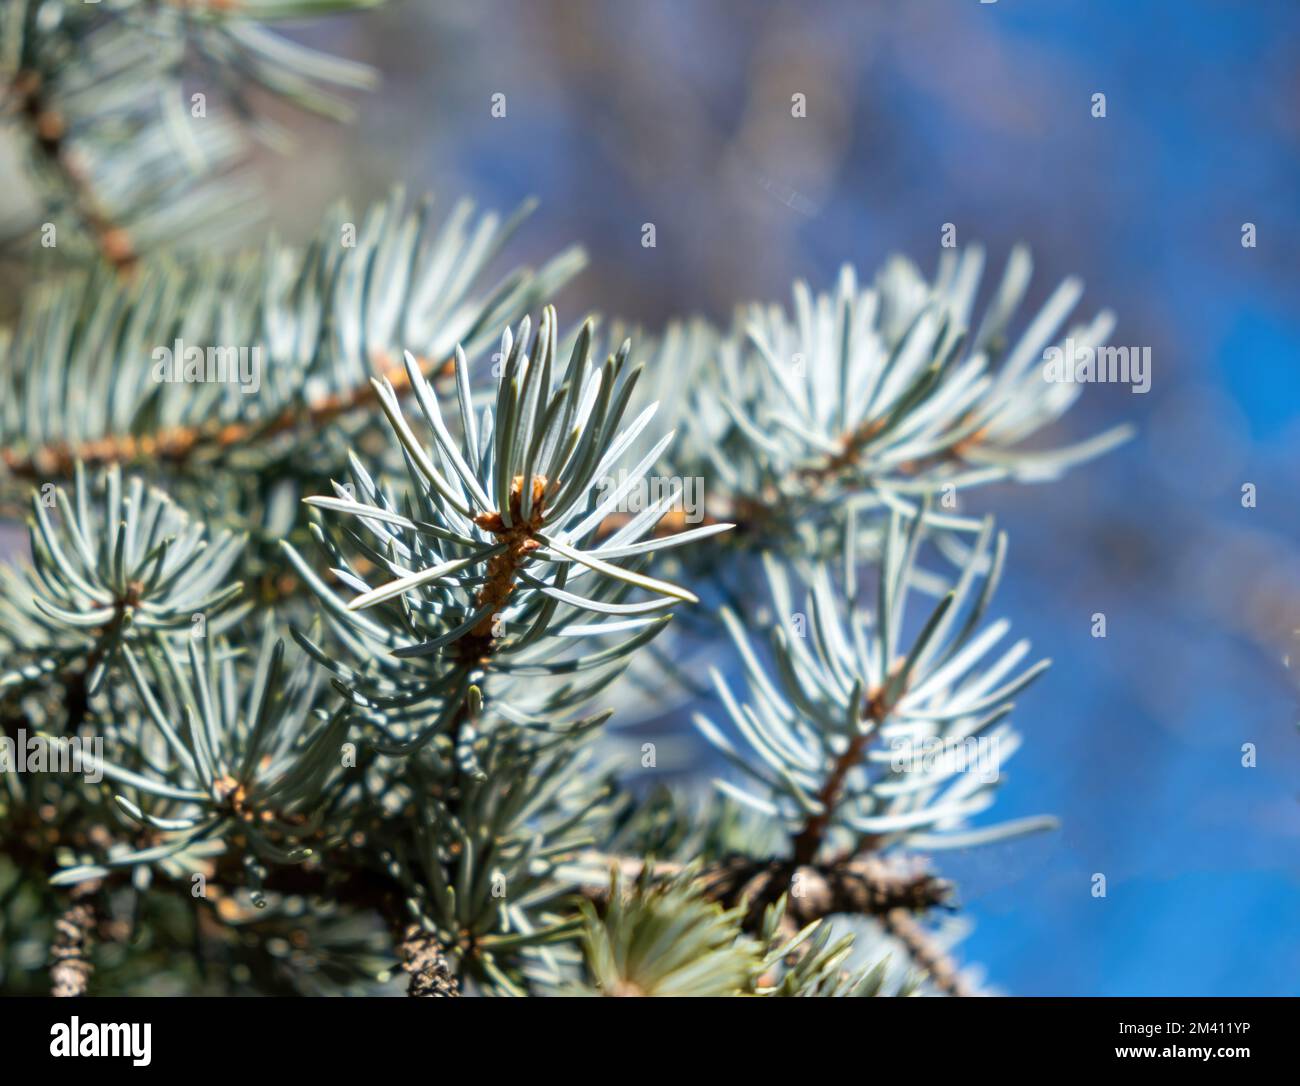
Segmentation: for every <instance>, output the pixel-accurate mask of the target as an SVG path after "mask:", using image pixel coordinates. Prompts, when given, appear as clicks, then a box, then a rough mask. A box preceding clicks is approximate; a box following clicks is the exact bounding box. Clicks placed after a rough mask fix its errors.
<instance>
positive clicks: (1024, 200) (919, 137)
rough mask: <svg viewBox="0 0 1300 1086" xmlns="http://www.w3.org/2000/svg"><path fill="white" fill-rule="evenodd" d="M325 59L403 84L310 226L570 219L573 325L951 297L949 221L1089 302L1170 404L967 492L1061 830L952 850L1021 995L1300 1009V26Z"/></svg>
mask: <svg viewBox="0 0 1300 1086" xmlns="http://www.w3.org/2000/svg"><path fill="white" fill-rule="evenodd" d="M321 38H322V39H328V40H329V44H331V45H334V46H339V47H341V48H344V49H346V51H348V52H349V53H350V54H351V55H353V56H356V57H358V58H360V59H366V60H369V61H371V62H372V63H374V64H376V65H377V66H378V67H379V68H380V69H381V70H382V72H383V77H384V83H383V86H382V87H381V89H380V90H379V92H378V93H377V94H376V95H374V96H373V97H372V98H369V99H366V100H363V101H362V102H361V103H360V109H361V116H360V124H359V125H357V126H355V127H353V128H349V129H341V130H340V129H331V128H327V127H324V126H322V127H321V128H320V129H319V130H316V129H312V130H310V131H308V132H305V133H304V134H303V139H302V141H301V150H300V153H299V154H298V155H296V156H294V157H293V158H292V159H291V160H290V161H289V162H287V163H286V162H283V161H280V162H277V163H275V164H274V165H273V168H272V169H270V170H269V173H268V176H269V177H270V178H271V180H272V182H273V184H274V185H275V186H276V188H277V191H278V199H279V203H280V205H281V206H280V211H279V214H278V216H277V218H278V220H279V221H280V222H281V223H283V224H285V225H286V228H287V229H288V230H289V231H290V232H292V231H295V230H299V231H301V232H303V233H305V232H306V231H307V230H308V229H310V228H311V226H312V225H313V224H314V219H315V215H316V213H317V209H318V208H319V207H320V206H321V205H322V204H324V203H326V202H328V201H329V200H330V199H333V198H335V197H338V196H340V195H347V196H349V197H351V198H355V199H356V200H358V201H360V200H363V199H368V198H370V197H372V196H376V195H378V194H380V193H382V192H383V191H384V190H385V189H386V188H387V187H388V186H389V185H390V184H392V183H393V182H394V180H399V179H400V180H404V181H406V182H407V184H408V186H409V187H411V188H412V189H417V190H424V189H430V190H433V191H434V192H436V193H437V194H438V195H439V196H440V197H443V198H447V199H450V198H452V197H457V196H460V195H463V194H471V195H473V196H474V197H475V198H477V199H478V200H480V201H481V202H484V203H487V204H490V205H495V206H499V207H503V208H505V207H510V206H513V205H514V204H515V203H516V202H518V201H519V200H522V199H523V198H524V197H526V196H529V195H536V196H538V197H539V198H540V199H541V206H540V208H539V210H538V212H537V213H536V215H535V216H534V218H533V220H532V221H531V223H530V224H529V225H528V227H527V228H526V229H525V230H524V232H523V234H522V235H521V237H520V238H519V241H518V244H517V245H516V246H515V247H514V248H513V251H512V252H511V254H510V255H511V257H512V258H520V259H527V260H540V259H542V258H544V257H545V256H546V255H548V254H549V253H551V252H553V251H556V250H558V249H559V248H561V247H562V246H564V245H566V244H568V243H570V242H573V241H577V242H580V243H581V244H583V245H584V246H585V247H586V248H587V249H588V251H589V253H590V254H591V264H590V267H589V269H588V270H587V271H586V272H585V273H584V274H583V275H582V276H581V277H580V278H579V279H578V280H576V281H575V282H574V283H573V285H572V286H571V287H570V288H568V289H567V291H566V293H565V296H563V297H561V298H560V299H559V302H560V306H561V315H562V316H564V315H565V314H567V315H569V316H570V317H572V318H574V319H575V320H576V319H577V318H578V317H580V316H581V315H582V314H583V313H584V312H586V311H587V310H595V311H599V312H603V313H608V314H617V315H619V316H621V317H625V318H628V319H630V320H634V321H639V322H643V323H645V324H646V325H647V326H649V327H651V328H656V327H658V326H660V325H661V324H662V323H663V322H664V321H666V320H668V319H670V318H672V317H674V316H680V315H683V314H688V313H691V312H695V311H699V312H702V313H704V314H705V315H707V316H710V317H713V318H715V319H719V320H725V319H727V318H728V316H729V314H730V312H731V308H732V307H733V306H734V305H735V304H736V303H737V302H742V301H749V300H769V299H770V300H773V301H785V300H786V299H788V297H789V289H790V283H791V281H792V280H793V279H794V278H796V277H804V278H807V279H808V280H810V281H811V282H812V283H813V284H814V285H815V286H819V287H825V286H828V285H830V284H831V283H832V281H833V276H834V274H835V272H836V270H837V268H838V267H839V265H840V264H841V263H842V262H845V261H849V262H853V263H855V264H856V265H858V267H859V269H860V270H861V271H862V272H863V273H864V274H868V273H870V272H872V271H873V270H874V268H875V267H876V266H877V265H878V264H879V263H880V262H881V261H882V260H883V259H884V258H885V257H886V256H887V255H888V254H889V253H891V252H893V251H899V252H902V253H904V254H906V255H908V256H910V257H911V258H912V259H914V260H915V261H916V262H917V263H918V264H920V265H921V266H922V267H923V268H924V269H926V270H927V271H928V270H931V269H933V266H934V263H935V261H936V259H937V257H938V255H939V251H940V250H939V242H940V231H941V228H942V224H943V223H945V222H951V223H954V224H955V225H956V227H957V231H958V240H959V242H961V243H967V242H972V241H979V242H981V243H983V244H984V245H985V246H986V247H987V249H988V253H989V257H990V267H991V268H992V269H993V271H994V272H997V271H999V270H1000V267H1001V264H1002V262H1003V261H1004V260H1005V257H1006V254H1007V251H1008V250H1009V249H1010V247H1011V246H1012V245H1013V244H1014V243H1015V242H1017V241H1024V242H1027V243H1028V244H1029V245H1030V246H1031V247H1032V250H1033V252H1034V255H1035V264H1036V276H1035V280H1036V281H1035V286H1034V290H1033V293H1032V294H1031V302H1038V301H1041V300H1042V299H1043V298H1045V296H1046V294H1047V293H1048V292H1049V291H1050V290H1051V289H1052V288H1053V287H1054V286H1055V285H1056V283H1057V282H1059V281H1060V279H1062V278H1063V277H1065V276H1066V275H1070V274H1078V275H1080V276H1082V277H1083V279H1084V281H1085V283H1086V284H1087V293H1086V295H1085V300H1084V306H1085V308H1087V309H1088V310H1089V311H1095V310H1097V309H1099V308H1103V307H1110V308H1113V309H1115V310H1116V312H1117V314H1118V317H1119V324H1118V329H1117V332H1116V335H1115V337H1114V342H1116V343H1123V344H1129V345H1132V346H1149V347H1150V348H1151V350H1152V370H1153V380H1152V388H1151V391H1150V392H1149V393H1148V394H1146V395H1135V394H1133V393H1131V392H1130V391H1129V390H1128V389H1127V388H1126V387H1124V386H1116V385H1094V386H1091V387H1090V388H1088V389H1087V390H1086V391H1085V394H1084V396H1083V397H1082V401H1081V405H1080V406H1079V407H1078V408H1077V409H1076V410H1075V411H1074V412H1073V413H1072V414H1071V416H1070V417H1069V418H1068V419H1067V420H1066V422H1065V423H1064V425H1063V426H1062V428H1061V429H1060V431H1059V432H1058V433H1057V434H1056V435H1053V436H1054V437H1058V438H1060V439H1062V440H1064V439H1067V438H1068V439H1076V438H1080V437H1083V436H1086V435H1088V434H1091V433H1094V432H1096V431H1098V430H1100V429H1102V428H1104V427H1106V426H1109V425H1112V424H1113V423H1115V422H1117V421H1120V420H1131V421H1133V422H1134V423H1136V424H1137V426H1138V428H1139V437H1138V438H1137V439H1136V441H1134V442H1133V443H1131V444H1130V445H1128V446H1126V447H1124V448H1123V449H1121V450H1120V451H1118V452H1116V453H1112V454H1111V455H1110V456H1108V457H1107V458H1105V459H1104V460H1102V461H1099V462H1097V463H1094V464H1092V465H1089V466H1086V467H1085V468H1083V469H1081V470H1078V471H1076V472H1074V473H1072V474H1071V475H1069V476H1068V477H1067V478H1066V479H1065V480H1064V481H1063V482H1060V483H1057V484H1053V485H1049V486H1039V487H1033V488H1024V487H1020V488H1016V487H1003V488H995V489H991V490H985V491H979V492H975V493H973V494H972V495H971V496H970V497H969V498H968V499H967V500H966V503H965V508H966V509H967V510H968V511H975V510H979V511H984V510H990V511H994V512H996V513H997V514H998V515H999V518H1000V522H1001V524H1002V525H1003V526H1004V527H1005V528H1007V529H1008V530H1009V532H1010V535H1011V540H1012V545H1011V551H1010V555H1009V575H1008V577H1007V580H1006V581H1005V582H1004V587H1003V589H1002V590H1001V592H1000V603H1001V608H1000V610H1001V612H1002V613H1004V614H1007V615H1009V616H1010V617H1011V618H1012V619H1013V620H1014V622H1015V624H1016V628H1017V630H1018V632H1023V633H1024V634H1026V635H1028V636H1031V637H1032V638H1033V640H1034V644H1035V648H1036V649H1037V650H1038V651H1039V652H1041V653H1043V654H1045V655H1049V656H1051V657H1052V658H1053V659H1054V660H1055V661H1056V666H1055V667H1054V668H1053V669H1052V670H1051V671H1050V672H1049V673H1048V675H1047V676H1046V677H1045V678H1044V679H1043V680H1042V681H1041V682H1040V683H1039V684H1037V685H1036V686H1035V687H1034V688H1032V689H1031V690H1030V691H1029V692H1028V693H1027V694H1026V695H1025V696H1024V697H1022V698H1021V699H1020V704H1019V708H1018V711H1017V714H1016V718H1017V720H1018V722H1019V727H1020V729H1021V730H1022V731H1023V732H1024V733H1025V736H1026V743H1025V746H1024V748H1023V749H1022V751H1021V752H1020V753H1019V754H1017V756H1016V758H1015V759H1014V760H1013V761H1012V763H1011V764H1010V766H1009V767H1008V769H1007V771H1006V783H1005V785H1004V788H1003V793H1002V798H1001V800H1000V802H999V804H998V806H997V808H996V809H995V813H996V814H997V815H998V816H999V817H1007V816H1018V815H1022V814H1033V813H1038V812H1043V811H1050V812H1053V813H1055V814H1057V815H1059V816H1060V818H1061V821H1062V828H1061V829H1060V831H1059V832H1057V833H1055V834H1050V835H1044V836H1041V837H1037V838H1031V839H1028V840H1025V841H1020V842H1014V843H1010V844H1007V845H1005V846H999V847H997V848H994V849H986V850H982V851H980V852H972V853H971V854H968V855H951V856H950V855H947V854H945V855H944V856H943V857H942V858H941V862H942V864H943V867H944V870H945V871H947V872H948V873H950V874H952V875H954V876H955V877H956V878H957V879H958V881H959V883H960V885H961V887H962V895H963V900H964V903H965V904H966V906H967V909H968V911H969V915H970V916H971V918H972V919H973V920H974V923H975V926H974V929H973V931H972V933H971V935H970V936H969V937H968V938H967V940H966V941H965V943H964V944H963V948H962V949H963V954H964V956H965V957H966V958H968V959H971V960H975V961H979V962H982V963H984V965H985V966H986V967H987V970H988V974H989V978H990V980H991V981H992V982H993V983H994V984H996V985H997V986H998V987H1000V988H1001V989H1002V990H1004V991H1008V992H1011V993H1015V994H1025V995H1031V994H1087V995H1111V994H1120V995H1150V994H1211V993H1213V994H1271V995H1283V994H1286V995H1295V994H1297V993H1300V733H1298V732H1297V718H1298V712H1297V691H1298V690H1300V681H1298V680H1300V635H1297V633H1296V628H1297V627H1300V509H1298V508H1297V502H1296V499H1297V496H1300V456H1297V449H1300V357H1297V344H1300V305H1298V304H1297V303H1300V259H1298V255H1300V153H1298V152H1300V110H1298V109H1297V104H1298V103H1300V6H1298V5H1295V4H1292V3H1265V2H1261V3H1252V4H1229V3H1210V2H1203V3H1189V2H1178V3H1173V2H1169V3H1159V2H1151V3H1141V4H1134V3H1130V2H1128V0H1109V2H1099V0H1086V2H1084V0H1077V2H1071V0H1051V2H1031V0H998V2H996V3H992V4H981V3H979V2H978V0H919V2H916V3H910V4H898V3H868V2H863V0H845V2H842V3H830V2H815V3H797V4H795V3H791V4H776V3H764V2H757V0H733V2H726V3H724V2H713V0H704V2H701V0H673V2H663V0H657V2H655V3H645V2H643V0H586V2H572V0H570V2H559V0H556V2H549V0H476V2H475V3H474V4H455V5H453V4H441V3H439V4H432V3H418V2H408V3H404V4H397V5H395V6H394V7H392V8H391V9H390V10H387V11H380V12H378V13H375V14H370V15H366V16H364V17H362V18H358V19H350V20H347V21H345V22H343V23H340V24H338V25H336V26H331V27H329V28H327V29H326V30H325V31H324V32H322V34H321ZM498 92H500V93H504V94H505V95H506V102H507V115H506V117H505V118H495V119H494V118H492V117H491V115H490V110H489V107H490V100H491V96H492V95H493V94H495V93H498ZM1097 92H1101V93H1104V94H1105V95H1106V106H1107V109H1106V112H1107V115H1106V117H1105V118H1104V119H1097V118H1094V117H1093V116H1092V115H1091V96H1092V95H1093V94H1094V93H1097ZM794 93H802V94H805V95H806V96H807V103H808V109H807V116H806V117H804V118H798V119H796V118H793V117H791V110H790V102H791V95H792V94H794ZM645 222H653V223H654V224H655V225H656V228H657V246H656V248H654V249H645V248H643V247H642V246H641V225H642V224H643V223H645ZM1247 222H1250V223H1254V224H1255V225H1256V229H1257V236H1258V244H1257V246H1256V247H1255V248H1243V246H1242V243H1241V236H1242V234H1241V231H1242V224H1243V223H1247ZM1245 483H1253V484H1254V485H1255V487H1256V489H1257V506H1256V507H1255V508H1253V509H1249V508H1243V505H1242V500H1241V488H1242V486H1243V484H1245ZM1097 611H1101V612H1104V613H1105V615H1106V618H1107V637H1106V638H1105V639H1104V640H1103V639H1097V638H1093V637H1092V636H1091V632H1090V630H1091V616H1092V614H1093V613H1094V612H1097ZM1288 663H1289V664H1290V667H1288ZM1246 743H1250V744H1254V745H1255V749H1256V752H1257V753H1256V758H1257V765H1256V766H1255V767H1254V768H1247V767H1244V766H1243V765H1242V759H1243V754H1242V745H1243V744H1246ZM699 753H700V757H701V759H702V758H703V757H704V755H703V751H702V748H700V751H699ZM701 765H702V767H703V763H701ZM1094 873H1102V874H1104V875H1105V876H1106V879H1107V896H1106V897H1105V898H1104V899H1099V898H1094V897H1093V896H1092V881H1091V880H1092V876H1093V874H1094Z"/></svg>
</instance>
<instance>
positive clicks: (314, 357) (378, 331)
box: [0, 192, 583, 493]
mask: <svg viewBox="0 0 1300 1086" xmlns="http://www.w3.org/2000/svg"><path fill="white" fill-rule="evenodd" d="M529 210H530V205H525V206H524V207H522V208H520V209H519V211H518V212H517V213H516V214H515V215H514V216H512V217H511V218H510V219H509V220H507V221H505V222H501V221H499V220H498V218H497V216H495V215H491V214H489V215H485V216H482V217H480V218H478V220H477V221H474V220H473V218H472V207H471V205H469V204H468V203H466V202H462V203H461V204H459V205H458V206H457V207H456V208H454V209H453V210H452V212H451V213H450V214H449V215H448V217H447V218H446V220H445V222H443V223H442V224H441V225H438V224H435V222H434V220H433V218H432V213H431V204H430V202H429V201H427V200H426V201H424V202H422V203H421V205H420V206H419V207H418V208H417V209H415V210H414V211H407V210H406V209H405V208H404V201H403V198H402V195H401V193H400V192H397V193H395V194H394V195H393V196H392V197H391V198H390V199H389V200H388V201H386V202H384V203H382V204H379V205H377V206H375V207H374V208H372V209H371V210H370V212H369V213H368V214H367V216H366V217H365V219H364V220H363V221H362V222H361V223H360V224H357V225H356V226H355V227H353V232H354V233H355V244H354V245H348V244H346V241H347V238H348V234H347V230H348V227H349V216H350V212H348V210H347V209H346V207H345V206H343V205H340V206H339V207H337V208H335V209H334V210H333V211H332V212H331V214H330V215H329V216H327V218H326V220H325V222H324V223H323V224H322V226H321V229H320V231H319V232H318V234H317V236H316V238H315V240H314V241H313V242H312V244H311V245H309V246H308V247H307V249H306V250H305V251H302V252H298V251H296V250H294V249H290V248H284V247H282V246H280V245H278V244H277V243H276V242H275V241H274V240H272V241H270V242H268V244H267V246H266V248H265V250H264V252H262V253H261V254H249V255H246V256H245V257H244V258H242V259H240V260H238V261H235V262H234V263H233V264H232V262H231V261H228V260H221V261H218V260H212V259H199V260H191V261H184V262H180V263H177V262H174V261H167V260H156V261H153V260H151V261H146V262H143V263H142V264H141V266H140V268H139V270H138V274H137V275H136V276H134V277H133V279H132V281H131V282H129V283H122V282H118V281H115V280H114V279H113V278H112V277H111V276H106V275H104V274H103V273H90V274H80V273H78V274H74V275H70V276H64V277H60V278H58V279H55V280H53V281H51V282H48V283H45V284H43V285H41V286H40V287H38V288H37V289H36V290H35V291H34V292H33V294H32V295H31V296H30V297H29V298H28V299H27V304H26V305H25V307H24V311H23V314H22V316H21V318H20V321H19V324H18V327H17V328H16V329H15V331H14V334H13V336H12V337H11V338H10V339H9V341H8V342H7V343H3V344H0V361H2V362H3V368H2V369H0V463H2V464H3V465H4V467H5V469H6V471H7V472H8V474H9V475H10V476H12V477H13V478H15V479H18V480H20V481H22V482H24V483H25V482H27V481H44V480H52V479H53V480H57V479H60V478H66V477H67V476H68V474H69V473H70V470H71V468H72V466H73V464H74V463H75V462H76V461H77V460H78V459H81V460H82V462H83V463H87V464H106V463H116V462H122V463H125V464H128V465H134V466H136V467H137V468H138V469H140V470H148V471H150V472H151V473H152V474H154V475H156V476H158V477H159V478H166V479H169V480H172V479H174V480H176V482H177V483H178V484H188V486H189V487H190V488H191V489H192V490H194V491H196V492H199V493H202V492H203V491H205V490H210V488H211V483H210V481H209V479H208V476H210V474H211V473H212V472H214V471H218V472H233V471H234V470H235V469H236V468H238V469H240V470H246V471H256V472H264V473H271V472H273V471H274V472H276V473H280V474H283V473H285V472H289V473H292V472H293V471H294V470H297V471H298V472H299V473H303V472H304V470H305V469H306V468H307V466H309V465H310V466H313V467H315V468H316V469H317V471H319V473H320V474H321V475H328V473H329V472H330V470H331V469H334V468H337V469H339V470H342V468H343V466H344V465H345V464H346V456H345V451H344V450H345V449H346V445H344V444H343V443H341V442H339V441H338V440H337V439H336V433H337V432H343V433H346V434H348V435H349V436H350V437H352V438H356V439H359V438H361V437H363V436H364V426H365V424H366V421H367V419H366V412H365V409H366V408H367V407H370V406H373V405H374V403H375V392H374V389H373V388H372V386H371V383H370V382H371V379H372V377H373V376H374V374H375V372H376V370H378V371H379V372H381V373H385V374H388V375H389V376H390V378H391V379H390V384H391V385H392V387H393V388H394V389H395V390H400V391H405V390H406V385H407V382H406V379H405V377H404V368H403V367H395V366H393V364H392V359H394V358H396V357H398V356H399V353H400V351H401V349H402V345H409V346H410V347H411V349H412V352H413V353H414V354H415V355H416V356H418V357H419V358H421V359H424V360H427V361H426V363H425V364H426V367H444V368H445V365H446V360H448V359H450V358H451V355H452V350H453V348H454V347H455V346H456V345H457V344H458V343H460V344H463V345H464V347H465V350H466V351H467V352H469V353H470V354H471V355H473V354H474V352H476V351H477V350H479V349H480V348H481V347H483V346H485V345H486V344H487V342H488V336H489V335H492V336H495V334H496V329H498V328H499V327H500V325H501V324H502V323H504V322H506V321H509V320H512V319H515V318H516V317H517V316H519V315H521V314H522V313H523V312H524V311H525V310H526V308H527V307H528V306H530V305H532V304H535V303H536V302H537V300H538V299H539V297H540V296H541V294H542V293H543V292H549V291H551V290H554V289H556V287H557V286H558V285H559V284H560V283H562V282H563V281H564V280H565V279H566V278H568V276H569V275H571V274H572V273H573V271H574V270H576V268H577V267H580V266H581V263H582V260H583V258H582V255H581V253H580V252H579V251H577V250H570V251H568V252H566V253H563V254H561V255H560V256H558V257H557V258H556V259H555V260H553V261H551V262H549V263H548V264H547V265H545V266H544V267H543V268H541V269H540V270H538V271H536V272H533V271H531V270H529V269H519V270H516V271H514V272H511V273H509V274H507V275H506V276H505V277H504V278H503V279H502V280H501V281H500V282H499V283H497V285H495V286H494V287H485V286H484V285H483V277H484V274H485V271H486V269H487V267H488V265H489V264H490V262H491V261H492V260H493V258H494V257H495V256H496V255H497V254H498V252H499V251H500V249H501V247H502V246H503V245H504V243H505V241H506V240H507V239H508V238H509V237H510V236H511V235H512V234H513V232H514V230H515V229H516V228H517V226H518V225H519V223H520V222H521V221H522V219H523V217H524V216H525V215H526V214H527V213H528V211H529ZM178 347H179V350H180V351H181V355H180V356H179V357H178V356H177V348H178ZM195 350H197V352H198V353H197V355H195V356H193V357H191V355H192V354H193V352H194V351H195ZM331 423H332V424H333V425H332V426H331V425H329V424H331ZM196 476H198V478H196ZM310 477H311V478H316V477H317V476H316V474H315V473H312V474H311V476H310ZM4 482H5V479H4V477H3V475H2V474H0V488H2V487H3V484H4Z"/></svg>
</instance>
